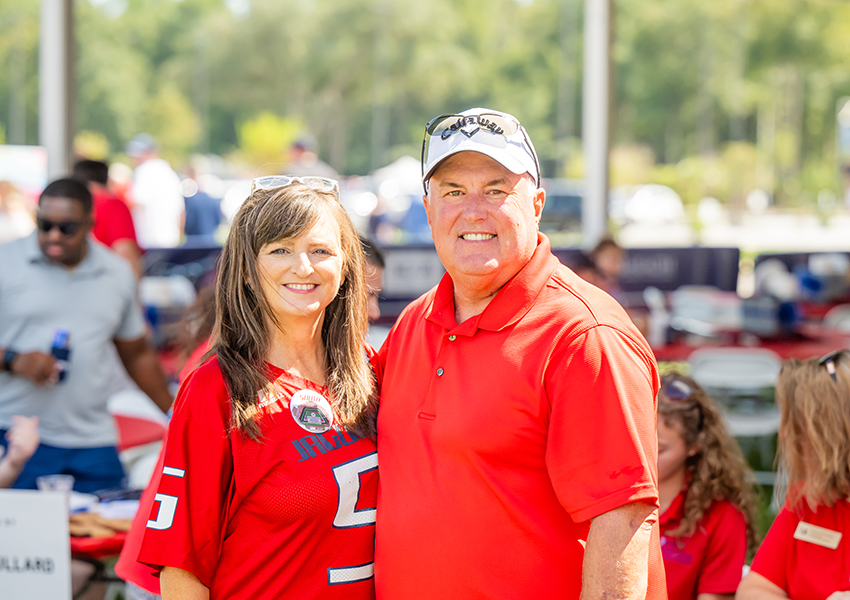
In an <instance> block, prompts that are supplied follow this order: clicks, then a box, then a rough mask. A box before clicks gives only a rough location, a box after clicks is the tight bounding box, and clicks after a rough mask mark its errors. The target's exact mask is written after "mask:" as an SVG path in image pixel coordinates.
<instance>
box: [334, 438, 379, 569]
mask: <svg viewBox="0 0 850 600" xmlns="http://www.w3.org/2000/svg"><path fill="white" fill-rule="evenodd" d="M377 468H378V453H377V452H372V453H371V454H366V455H365V456H361V457H360V458H356V459H354V460H352V461H349V462H347V463H342V464H341V465H337V466H335V467H334V468H333V474H334V478H335V479H336V485H337V488H338V489H339V503H338V504H337V507H336V516H335V517H334V523H333V525H334V527H337V528H340V529H345V528H348V527H365V526H367V525H374V524H375V508H374V507H372V508H363V509H361V510H357V499H358V497H359V496H360V476H361V475H362V474H363V473H368V472H369V471H374V470H375V469H377ZM374 575H375V563H373V562H370V563H367V564H365V565H356V566H352V567H335V568H330V569H328V585H337V584H340V583H353V582H355V581H363V580H364V579H369V578H370V577H374Z"/></svg>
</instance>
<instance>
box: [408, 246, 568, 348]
mask: <svg viewBox="0 0 850 600" xmlns="http://www.w3.org/2000/svg"><path fill="white" fill-rule="evenodd" d="M559 264H560V263H559V261H558V259H557V258H556V257H555V255H553V254H552V252H551V245H550V243H549V238H547V237H546V236H545V235H543V234H542V233H538V234H537V248H536V249H535V250H534V254H533V255H532V256H531V260H529V261H528V262H527V263H526V265H525V266H524V267H523V268H522V269H520V271H519V273H517V274H516V275H514V277H513V279H511V280H510V281H508V283H506V284H505V286H504V287H503V288H502V289H500V290H499V291H498V292H497V293H496V296H495V297H494V298H493V300H491V301H490V303H489V304H488V305H487V306H486V307H485V308H484V310H483V311H482V312H481V313H480V314H478V315H475V316H474V317H470V318H469V319H467V320H466V321H464V322H463V323H461V324H460V325H459V326H458V324H457V322H456V321H455V308H454V282H453V281H452V278H451V276H450V275H449V274H448V273H446V274H445V275H443V278H442V279H441V280H440V283H439V285H437V290H436V292H435V294H434V299H433V301H432V302H431V307H430V309H429V310H428V312H427V313H426V315H425V318H426V319H427V320H429V321H431V322H433V323H435V324H437V325H440V326H441V327H443V328H444V329H447V330H453V333H455V334H457V335H467V336H472V335H475V332H476V331H477V330H479V329H483V330H485V331H499V330H501V329H504V328H505V327H508V326H510V325H513V324H514V323H516V322H517V321H519V320H520V319H521V318H522V317H523V315H525V314H526V313H527V312H528V311H529V310H531V307H532V306H533V305H534V301H535V300H536V299H537V296H538V295H539V294H540V292H541V291H542V290H543V288H544V286H545V285H546V282H548V281H549V278H550V277H551V276H552V273H554V272H555V269H556V268H557V267H558V265H559Z"/></svg>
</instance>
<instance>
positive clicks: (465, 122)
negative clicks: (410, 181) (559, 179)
mask: <svg viewBox="0 0 850 600" xmlns="http://www.w3.org/2000/svg"><path fill="white" fill-rule="evenodd" d="M467 151H472V152H480V153H481V154H484V155H486V156H489V157H490V158H492V159H493V160H495V161H497V162H499V163H500V164H501V165H502V166H504V167H505V168H506V169H508V170H509V171H511V172H512V173H516V174H517V175H521V174H523V173H528V174H530V175H531V176H532V177H533V178H534V180H535V182H536V184H537V186H538V187H540V163H539V162H538V160H537V153H536V152H535V150H534V146H533V145H532V143H531V140H530V139H529V137H528V133H526V131H525V128H524V127H523V126H522V125H521V124H520V122H519V121H518V120H517V118H516V117H514V116H513V115H510V114H508V113H504V112H500V111H497V110H491V109H489V108H470V109H467V110H465V111H463V112H461V113H457V114H451V115H440V116H439V117H435V118H434V119H432V120H431V121H430V122H429V123H428V125H426V126H425V137H424V138H423V140H422V156H421V161H422V185H423V186H424V187H425V193H426V194H427V193H428V180H429V179H431V175H433V174H434V170H435V169H436V168H437V166H438V165H439V164H440V163H441V162H442V161H443V160H445V159H446V158H448V157H449V156H452V155H453V154H457V153H458V152H467Z"/></svg>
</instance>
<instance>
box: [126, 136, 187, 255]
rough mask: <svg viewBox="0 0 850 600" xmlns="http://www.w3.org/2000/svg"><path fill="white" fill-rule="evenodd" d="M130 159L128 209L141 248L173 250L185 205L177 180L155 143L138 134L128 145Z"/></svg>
mask: <svg viewBox="0 0 850 600" xmlns="http://www.w3.org/2000/svg"><path fill="white" fill-rule="evenodd" d="M126 153H127V156H129V157H130V158H132V159H133V161H134V162H135V164H136V169H135V171H133V188H132V193H131V195H130V208H131V212H132V213H133V222H134V223H135V225H136V235H137V236H138V240H139V244H140V245H141V246H142V248H173V247H174V246H178V245H179V244H180V235H181V231H180V221H181V219H182V215H183V210H184V203H183V194H182V192H181V187H180V177H179V176H178V175H177V173H175V172H174V170H173V169H172V168H171V165H169V164H168V163H167V162H166V161H165V160H164V159H162V158H160V156H159V147H158V146H157V142H156V140H154V139H153V138H152V137H151V136H149V135H148V134H146V133H140V134H139V135H137V136H136V137H134V138H133V139H132V140H130V141H129V142H128V143H127V148H126Z"/></svg>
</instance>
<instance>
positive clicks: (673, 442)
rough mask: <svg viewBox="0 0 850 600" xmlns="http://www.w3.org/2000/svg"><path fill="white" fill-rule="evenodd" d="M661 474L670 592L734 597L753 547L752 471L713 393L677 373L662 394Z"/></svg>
mask: <svg viewBox="0 0 850 600" xmlns="http://www.w3.org/2000/svg"><path fill="white" fill-rule="evenodd" d="M658 480H659V483H658V487H659V496H660V503H661V550H662V554H663V556H664V569H665V570H666V571H667V596H668V598H670V600H689V599H696V598H698V599H699V600H709V599H713V598H731V597H732V596H733V595H734V593H735V590H736V589H737V587H738V583H739V582H740V581H741V573H742V570H743V567H744V561H745V560H746V556H747V548H748V547H750V548H752V547H754V546H755V530H754V528H753V514H754V510H753V507H754V498H753V491H752V483H751V474H750V471H749V467H748V465H747V463H746V461H745V460H744V457H743V455H742V454H741V450H740V448H738V445H737V443H736V442H735V440H734V439H733V438H732V437H731V436H730V435H729V433H728V432H727V430H726V427H725V425H724V424H723V418H722V416H721V415H720V412H719V411H718V410H717V408H716V407H715V405H714V402H713V401H712V399H711V398H710V397H709V396H708V394H707V393H706V392H705V390H703V389H702V388H701V387H700V386H699V385H697V383H696V382H694V381H693V380H692V379H690V378H688V377H684V376H682V375H679V374H673V375H668V376H666V377H664V378H663V379H662V382H661V391H660V392H659V394H658Z"/></svg>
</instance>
